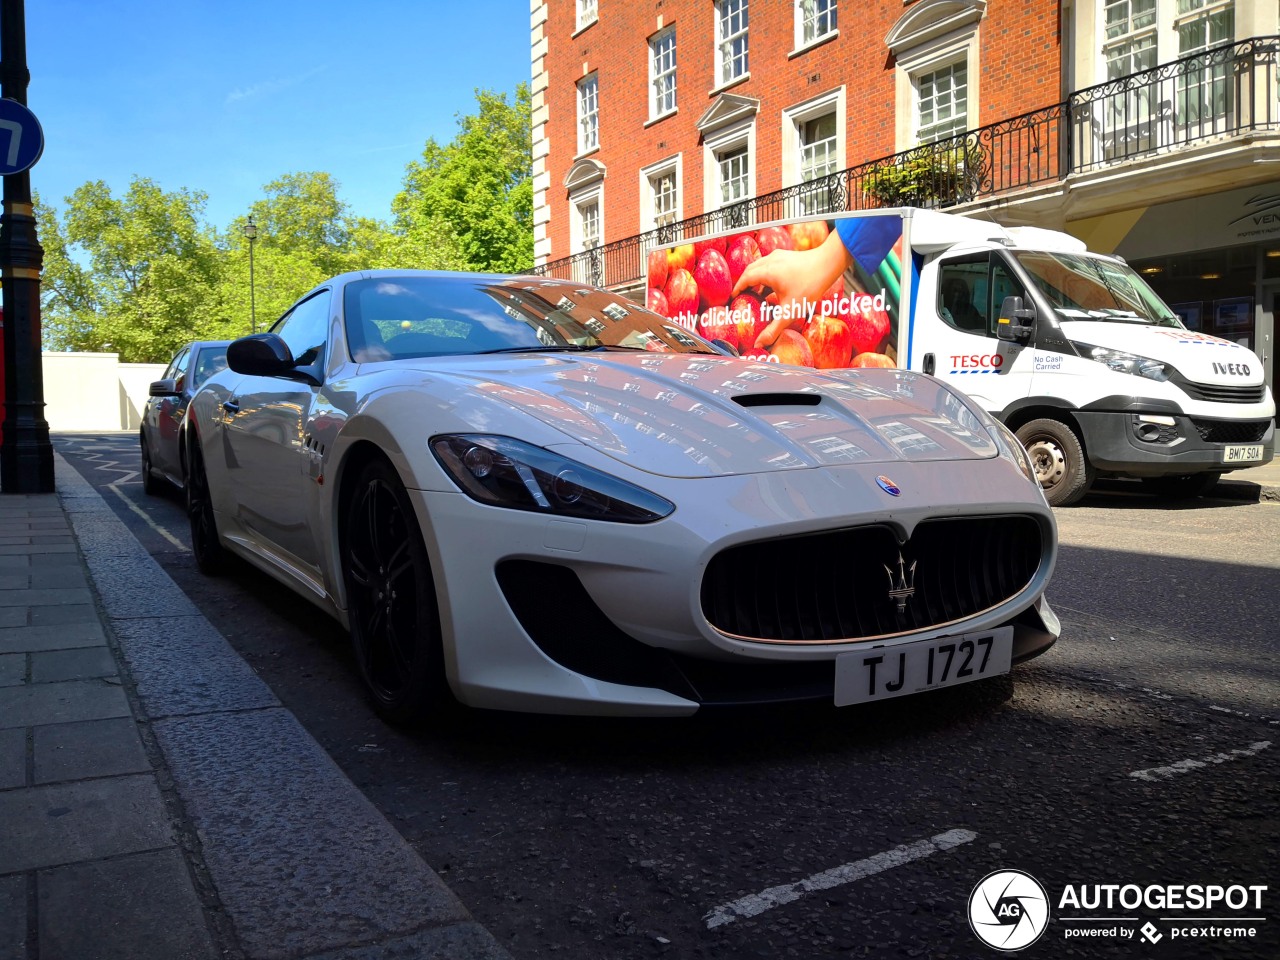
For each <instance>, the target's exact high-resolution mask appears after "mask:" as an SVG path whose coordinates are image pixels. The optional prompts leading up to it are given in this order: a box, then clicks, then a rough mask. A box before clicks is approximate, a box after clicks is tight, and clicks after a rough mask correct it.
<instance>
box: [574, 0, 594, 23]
mask: <svg viewBox="0 0 1280 960" xmlns="http://www.w3.org/2000/svg"><path fill="white" fill-rule="evenodd" d="M596 16H597V14H596V0H578V24H577V28H578V29H579V30H581V29H582V28H583V27H589V26H590V25H591V24H593V23H595V22H596Z"/></svg>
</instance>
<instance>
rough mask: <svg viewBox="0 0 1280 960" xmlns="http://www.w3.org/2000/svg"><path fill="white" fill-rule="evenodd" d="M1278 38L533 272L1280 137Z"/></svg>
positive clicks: (603, 279)
mask: <svg viewBox="0 0 1280 960" xmlns="http://www.w3.org/2000/svg"><path fill="white" fill-rule="evenodd" d="M1278 62H1280V37H1255V38H1253V39H1251V40H1244V41H1241V42H1240V43H1234V44H1227V45H1224V46H1221V47H1215V48H1213V49H1211V50H1207V51H1205V52H1203V53H1199V54H1196V55H1194V56H1190V57H1184V58H1182V59H1181V60H1177V61H1174V62H1173V63H1168V64H1164V65H1162V66H1159V67H1154V68H1152V69H1150V70H1144V71H1142V72H1140V73H1134V74H1130V75H1129V76H1125V77H1119V78H1117V79H1115V80H1109V81H1107V82H1106V83H1100V84H1098V85H1097V86H1093V87H1088V88H1086V89H1084V90H1080V91H1077V92H1075V93H1073V94H1071V95H1070V96H1069V97H1068V98H1067V99H1066V100H1065V101H1063V102H1062V103H1058V104H1054V105H1053V106H1050V107H1045V108H1043V109H1041V110H1036V111H1033V112H1031V113H1025V114H1023V115H1022V116H1019V117H1013V118H1012V119H1008V120H1001V121H999V122H998V123H992V124H988V125H987V126H985V127H978V128H977V129H974V130H969V131H966V132H965V133H962V134H959V135H957V136H955V137H952V138H950V139H948V140H940V141H938V142H936V143H928V144H924V145H923V146H919V147H915V148H913V149H911V150H906V151H903V152H902V153H895V154H893V155H892V156H888V157H881V158H880V159H879V160H872V161H870V162H868V163H863V164H860V165H858V166H856V167H850V168H849V169H847V170H841V171H839V172H837V173H833V174H830V175H828V176H826V177H822V178H819V179H816V180H810V181H808V182H806V183H801V184H796V185H795V186H791V187H786V188H784V189H782V190H776V191H774V192H773V193H766V194H763V195H761V196H759V197H753V198H752V199H750V200H744V201H742V202H741V203H737V204H734V205H732V206H728V207H722V208H720V209H718V210H710V211H708V212H706V213H703V214H699V215H698V216H696V217H690V218H689V219H687V220H681V221H679V222H677V223H671V224H666V225H664V226H661V227H659V228H657V229H656V230H650V231H648V232H647V233H642V234H639V235H637V236H633V237H627V238H625V239H623V240H615V241H613V242H612V243H607V244H605V245H604V246H601V247H596V248H594V249H592V250H586V251H583V252H582V253H578V254H574V255H573V256H571V257H565V258H563V259H560V260H555V261H552V262H550V263H546V264H543V265H542V266H541V267H537V268H535V270H534V272H535V273H540V274H543V275H545V276H549V277H558V278H563V279H573V280H578V281H580V282H588V283H595V284H597V285H600V286H605V285H607V286H610V287H626V286H632V285H636V284H640V283H643V282H644V276H645V263H646V257H647V255H648V253H649V251H650V250H652V249H653V248H654V247H658V246H663V245H666V244H669V243H672V242H674V241H677V240H681V239H683V238H685V237H690V238H692V237H698V236H702V235H704V234H707V233H715V232H720V231H729V230H733V229H736V228H740V227H745V226H748V225H750V224H752V223H766V222H769V221H773V220H785V219H790V218H793V217H801V216H808V215H811V214H814V213H836V212H840V211H845V210H871V209H876V208H881V207H897V206H918V207H933V208H943V207H950V206H954V205H956V204H960V203H968V202H971V201H974V200H979V199H982V198H985V197H994V196H998V195H1000V194H1004V193H1008V192H1010V191H1013V190H1019V189H1023V188H1026V187H1030V186H1034V185H1036V184H1038V183H1045V182H1048V181H1053V180H1061V179H1063V178H1065V177H1066V176H1067V175H1068V174H1071V173H1079V172H1086V171H1090V170H1097V169H1100V168H1103V167H1106V166H1109V165H1112V164H1116V163H1121V162H1124V161H1127V160H1133V159H1136V158H1140V157H1147V156H1152V155H1156V154H1160V153H1166V152H1169V151H1170V150H1175V149H1181V148H1185V147H1187V146H1189V145H1191V144H1194V143H1198V142H1202V141H1208V140H1212V139H1218V138H1228V137H1234V136H1239V135H1241V134H1245V133H1250V132H1253V131H1258V130H1277V129H1280V86H1278V83H1280V73H1278V72H1277V63H1278Z"/></svg>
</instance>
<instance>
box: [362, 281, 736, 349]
mask: <svg viewBox="0 0 1280 960" xmlns="http://www.w3.org/2000/svg"><path fill="white" fill-rule="evenodd" d="M343 306H344V313H345V320H346V331H347V343H348V345H349V347H350V351H351V358H352V359H353V360H355V361H357V362H360V363H365V362H373V361H378V360H401V359H409V358H414V357H437V356H450V355H459V354H484V353H536V352H545V351H553V352H554V351H566V352H567V351H586V350H642V351H654V352H660V353H716V352H717V351H716V350H715V349H714V348H713V347H712V346H711V345H710V344H708V343H707V342H706V341H705V340H702V339H701V338H699V337H697V336H695V335H693V334H692V333H690V332H689V331H687V330H685V329H683V328H681V327H680V326H678V325H677V324H675V323H673V322H672V321H670V320H667V319H666V318H665V317H660V316H658V314H656V313H652V312H650V311H649V310H646V309H645V308H644V307H641V306H639V305H638V304H636V303H634V302H632V301H631V300H628V299H626V298H625V297H623V296H621V295H619V294H614V293H610V292H609V291H607V290H600V289H597V288H594V287H587V286H583V285H580V284H573V283H568V282H565V281H561V280H546V279H543V278H540V277H499V278H495V277H474V278H473V277H466V276H462V277H447V276H446V277H441V276H422V277H415V276H387V277H371V278H367V279H362V280H356V281H353V282H351V283H349V284H347V286H346V290H345V293H344V297H343Z"/></svg>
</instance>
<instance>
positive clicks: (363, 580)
mask: <svg viewBox="0 0 1280 960" xmlns="http://www.w3.org/2000/svg"><path fill="white" fill-rule="evenodd" d="M342 576H343V582H344V584H345V586H346V592H347V616H348V620H349V622H350V629H351V645H352V649H353V651H354V653H355V657H356V663H357V666H358V667H359V670H360V677H361V679H362V680H363V681H364V684H365V688H366V689H367V690H368V692H369V695H370V697H371V698H372V700H373V706H374V709H375V710H376V711H377V713H378V714H379V715H380V716H381V717H382V718H383V719H384V720H386V721H387V722H388V723H391V724H395V725H397V726H408V725H416V724H419V723H421V722H422V721H423V720H425V719H427V718H428V717H429V716H431V715H434V714H437V713H439V712H440V711H441V710H442V709H443V708H444V707H445V706H446V705H447V704H448V703H449V702H450V701H451V699H452V698H451V697H450V695H449V692H448V686H447V684H446V681H445V677H444V656H443V653H442V649H441V639H440V614H439V610H438V609H437V607H436V592H435V581H434V579H433V577H432V575H431V562H430V559H429V558H428V556H427V550H426V546H425V545H424V543H423V539H422V531H421V530H420V529H419V528H418V520H417V515H416V514H415V513H414V510H413V504H412V503H410V502H409V497H408V495H407V494H406V493H405V489H404V486H403V484H401V482H400V478H399V476H398V475H397V474H396V472H395V470H394V468H392V466H391V465H390V464H389V463H387V462H385V461H382V460H375V461H372V462H371V463H369V464H367V465H366V466H365V467H364V468H363V469H362V470H361V471H360V474H359V476H358V478H357V480H356V484H355V488H354V490H353V492H352V495H351V497H350V498H346V499H345V506H344V510H343V517H342Z"/></svg>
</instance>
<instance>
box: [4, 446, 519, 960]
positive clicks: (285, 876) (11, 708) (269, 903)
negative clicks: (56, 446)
mask: <svg viewBox="0 0 1280 960" xmlns="http://www.w3.org/2000/svg"><path fill="white" fill-rule="evenodd" d="M55 480H56V484H57V493H56V494H0V824H2V825H3V827H4V829H3V830H0V960H34V958H36V957H38V958H39V960H64V958H65V960H117V958H119V960H215V958H221V960H258V958H262V960H313V958H315V960H390V958H399V957H404V958H410V957H412V958H414V960H506V958H508V956H509V955H508V954H507V953H506V951H505V950H504V949H503V948H502V947H501V946H500V945H499V944H498V943H497V941H496V940H494V938H493V937H492V936H491V935H490V934H489V933H488V931H486V930H485V929H484V928H483V927H481V926H480V925H479V924H477V923H476V922H475V920H474V919H473V918H472V917H471V916H470V914H469V913H468V912H467V910H466V908H465V907H464V906H463V905H462V903H461V901H459V900H458V898H457V897H456V896H455V895H454V894H453V893H452V892H451V891H450V890H449V889H448V887H446V886H445V884H444V883H443V882H442V881H441V880H440V878H439V877H438V876H437V875H436V874H435V872H434V871H432V870H431V868H430V867H429V866H428V865H427V864H426V863H425V862H424V861H423V860H422V858H421V857H420V856H419V855H418V854H417V852H416V851H415V850H414V849H413V848H412V847H411V846H410V845H409V844H408V843H407V842H406V841H405V840H404V839H403V837H401V836H400V834H399V833H398V832H397V831H396V830H395V829H394V828H393V827H392V826H391V825H390V824H389V823H388V822H387V821H386V819H385V818H384V817H383V816H382V815H381V813H379V812H378V811H377V809H376V808H374V807H373V805H372V804H370V803H369V801H368V800H367V799H366V798H365V797H364V796H363V794H361V793H360V791H359V790H357V789H356V787H355V786H354V785H353V784H352V783H351V781H350V780H349V779H348V778H347V777H346V776H345V774H343V773H342V771H341V770H340V769H339V768H338V767H337V765H336V764H335V763H334V762H333V761H332V759H331V758H330V757H329V756H328V755H327V754H326V753H325V752H324V751H323V750H322V749H321V748H320V746H319V745H318V744H317V743H316V742H315V740H314V739H313V738H312V737H311V736H310V734H308V733H307V732H306V730H305V729H303V728H302V726H301V725H300V724H299V723H298V721H297V719H296V718H295V717H294V716H293V714H292V713H290V712H289V711H288V710H287V709H285V708H284V707H283V706H281V704H280V702H279V701H278V700H277V699H276V697H275V695H274V694H273V693H272V692H271V690H270V688H268V687H267V685H266V684H265V683H263V682H262V680H261V679H260V678H259V677H258V676H257V674H256V673H255V672H254V671H253V669H252V668H251V667H250V666H249V665H248V664H247V663H246V662H245V661H244V660H243V658H241V657H240V656H239V655H238V654H237V653H236V652H235V651H234V650H233V649H232V648H231V646H230V645H229V644H228V643H227V642H226V640H225V638H223V637H222V636H221V635H220V634H219V633H218V632H217V631H216V630H215V629H214V628H213V627H212V625H210V624H209V623H208V621H207V620H205V619H204V617H203V616H202V615H201V614H200V612H199V610H198V608H196V607H195V605H194V604H192V603H191V602H190V600H189V599H188V598H187V597H186V596H185V594H183V593H182V591H181V590H180V589H179V588H178V587H177V586H176V585H175V584H174V583H173V581H172V580H171V579H170V578H169V577H168V576H167V575H166V574H165V572H164V570H163V569H162V568H161V567H160V566H159V565H158V564H157V563H156V562H155V560H154V559H153V558H152V557H151V556H150V555H149V554H148V553H147V552H146V550H145V549H144V548H143V547H142V545H141V544H139V543H138V542H137V540H136V539H135V538H134V537H133V536H132V534H131V533H130V532H129V529H128V527H127V526H125V524H124V523H123V522H121V521H120V520H119V518H118V517H116V515H115V514H114V512H113V511H112V509H111V507H110V506H109V505H108V504H107V503H106V502H105V501H104V500H103V499H102V497H101V496H100V495H99V494H98V492H97V491H96V490H95V489H94V488H93V487H92V486H91V485H90V484H88V483H87V482H86V481H84V480H83V479H82V478H81V477H80V476H79V475H78V474H77V473H76V472H75V471H74V470H73V469H72V468H71V467H70V466H69V465H68V464H67V463H66V462H65V461H63V460H62V458H61V457H59V456H58V455H57V454H56V452H55Z"/></svg>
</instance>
